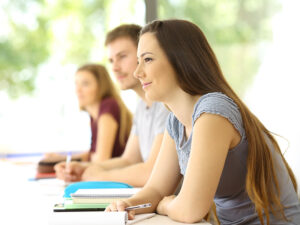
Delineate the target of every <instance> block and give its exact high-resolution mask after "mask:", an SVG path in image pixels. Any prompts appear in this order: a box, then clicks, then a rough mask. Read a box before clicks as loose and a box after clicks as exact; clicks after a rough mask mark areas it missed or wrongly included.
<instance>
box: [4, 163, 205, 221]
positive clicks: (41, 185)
mask: <svg viewBox="0 0 300 225" xmlns="http://www.w3.org/2000/svg"><path fill="white" fill-rule="evenodd" d="M35 171H36V164H35V163H20V162H12V161H4V160H2V159H0V202H1V203H0V215H1V217H0V224H7V225H17V224H30V225H47V224H48V218H49V216H50V215H51V213H53V206H54V204H55V203H59V202H61V200H62V196H63V191H64V188H65V185H64V182H63V181H60V180H56V179H49V180H48V179H46V180H39V181H29V180H28V179H29V178H30V177H34V175H35ZM136 224H137V225H151V224H164V225H173V224H174V225H180V224H183V223H178V222H175V221H172V220H171V219H169V218H168V217H166V216H161V215H155V216H154V217H152V218H150V219H146V220H144V221H140V222H137V223H136ZM198 224H201V225H209V223H205V222H202V223H198ZM185 225H186V224H185Z"/></svg>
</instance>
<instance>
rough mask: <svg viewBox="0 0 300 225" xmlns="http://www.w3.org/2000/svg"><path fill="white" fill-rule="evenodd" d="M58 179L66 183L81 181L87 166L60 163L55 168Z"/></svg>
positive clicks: (75, 163) (77, 163)
mask: <svg viewBox="0 0 300 225" xmlns="http://www.w3.org/2000/svg"><path fill="white" fill-rule="evenodd" d="M54 169H55V173H56V177H57V178H58V179H61V180H64V181H66V182H74V181H80V180H81V176H82V174H83V172H84V171H85V169H86V166H85V165H84V164H83V163H79V162H70V163H69V164H68V165H67V164H66V162H60V163H58V164H56V165H55V166H54Z"/></svg>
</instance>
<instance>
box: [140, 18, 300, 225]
mask: <svg viewBox="0 0 300 225" xmlns="http://www.w3.org/2000/svg"><path fill="white" fill-rule="evenodd" d="M147 32H151V33H153V34H154V35H155V37H156V38H157V40H158V42H159V45H160V47H161V48H162V49H163V51H164V52H165V53H166V55H167V57H168V60H169V62H170V63H171V65H172V66H173V68H174V70H175V71H176V78H177V81H178V84H179V86H180V87H181V88H182V89H183V90H184V91H185V92H187V93H188V94H190V95H204V94H207V93H210V92H222V93H224V94H225V95H227V96H228V97H230V98H231V99H233V100H234V102H235V103H236V104H237V105H238V107H239V110H240V113H241V116H242V119H243V124H244V129H245V132H246V137H247V140H248V158H247V175H246V191H247V193H248V195H249V198H250V199H251V201H252V202H253V203H254V205H255V209H256V212H257V214H258V217H259V220H260V222H261V224H262V225H264V215H265V219H266V223H267V225H270V211H271V212H272V214H274V215H275V216H276V217H278V218H282V219H284V220H287V218H286V217H285V214H284V211H283V210H284V206H283V205H282V204H281V202H280V188H279V184H278V179H277V176H276V169H275V165H274V162H273V159H272V155H271V151H270V147H269V146H268V144H267V141H266V137H267V138H269V140H270V141H271V143H272V144H273V146H274V148H275V150H276V152H278V154H280V156H281V158H282V160H283V162H284V164H285V166H286V169H287V171H288V173H289V176H290V178H291V180H292V183H293V185H294V188H295V191H297V183H296V179H295V176H294V174H293V172H292V170H291V168H290V167H289V165H288V163H287V162H286V160H285V159H284V157H283V155H282V153H281V151H280V148H279V145H278V143H277V142H276V140H275V138H274V137H273V135H272V134H271V132H270V131H268V130H267V129H266V128H265V127H264V125H263V124H262V123H261V122H260V121H259V120H258V119H257V118H256V116H255V115H254V114H253V113H252V112H251V111H250V110H249V109H248V108H247V106H246V105H245V104H244V103H243V102H242V100H241V99H240V98H239V97H238V96H237V94H236V93H235V92H234V91H233V89H232V88H231V87H230V85H229V84H228V83H227V81H226V79H225V77H224V75H223V73H222V71H221V68H220V66H219V63H218V61H217V58H216V56H215V54H214V52H213V51H212V49H211V47H210V45H209V43H208V41H207V40H206V37H205V36H204V34H203V33H202V31H201V30H200V28H199V27H197V26H196V25H195V24H193V23H191V22H188V21H185V20H160V21H159V20H157V21H153V22H152V23H150V24H147V25H146V26H145V27H144V28H143V29H142V31H141V35H143V34H144V33H147Z"/></svg>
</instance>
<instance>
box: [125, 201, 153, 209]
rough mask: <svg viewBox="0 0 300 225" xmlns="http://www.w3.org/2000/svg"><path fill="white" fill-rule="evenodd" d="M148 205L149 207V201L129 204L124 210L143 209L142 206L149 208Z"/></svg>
mask: <svg viewBox="0 0 300 225" xmlns="http://www.w3.org/2000/svg"><path fill="white" fill-rule="evenodd" d="M149 207H151V203H145V204H141V205H134V206H129V207H127V208H125V210H127V211H128V210H134V209H144V208H149Z"/></svg>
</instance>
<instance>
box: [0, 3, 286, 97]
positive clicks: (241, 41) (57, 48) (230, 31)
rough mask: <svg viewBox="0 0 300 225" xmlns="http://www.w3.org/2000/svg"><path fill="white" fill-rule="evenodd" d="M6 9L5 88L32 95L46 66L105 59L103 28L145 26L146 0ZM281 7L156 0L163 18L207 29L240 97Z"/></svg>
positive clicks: (0, 65) (0, 42) (0, 71)
mask: <svg viewBox="0 0 300 225" xmlns="http://www.w3.org/2000/svg"><path fill="white" fill-rule="evenodd" d="M0 7H1V8H0V14H1V17H0V20H1V21H2V22H1V27H2V28H1V30H2V31H1V32H0V91H2V92H5V93H7V94H8V95H9V96H10V98H14V99H15V98H18V97H20V96H22V95H32V94H33V93H34V91H35V89H36V86H37V84H36V82H35V80H36V78H37V77H38V76H42V75H41V72H40V68H41V66H43V65H47V64H49V63H50V62H51V65H54V66H55V65H56V66H57V68H59V67H63V66H66V65H68V64H72V65H74V64H75V65H80V64H84V63H86V62H89V61H93V62H95V61H97V62H103V63H106V60H105V56H104V55H105V54H104V53H103V52H104V46H103V39H104V36H105V32H107V31H108V30H110V29H112V28H113V27H114V26H117V25H118V24H119V23H126V22H131V23H132V22H135V23H138V24H140V25H144V24H145V20H144V17H145V4H144V1H143V0H123V1H120V0H26V1H24V0H9V1H8V0H7V1H5V0H3V1H1V3H0ZM118 7H119V8H121V10H120V9H119V11H118V12H120V11H121V12H122V13H115V11H116V8H118ZM279 9H280V4H279V3H278V2H277V1H276V0H260V1H257V0H243V1H236V0H227V1H221V0H161V1H160V0H158V1H157V16H158V18H159V19H168V18H181V19H187V20H190V21H193V22H194V23H196V24H197V25H198V26H199V27H200V28H201V29H202V30H203V31H204V33H205V34H206V36H207V38H208V40H209V42H210V44H211V45H212V47H213V49H214V50H215V52H216V54H217V57H218V59H219V61H220V64H221V66H222V69H223V72H224V74H225V76H226V77H227V79H228V80H229V82H230V83H231V85H232V86H233V87H234V89H235V90H236V91H237V92H238V93H239V94H240V95H243V94H244V93H245V91H246V89H247V87H248V86H249V85H250V84H251V82H252V80H253V77H254V76H255V74H256V73H257V70H258V68H259V65H260V62H261V57H262V56H263V54H264V46H266V43H268V42H270V41H272V29H271V25H270V21H271V18H272V16H273V15H274V13H276V11H278V10H279ZM133 17H134V18H135V19H132V18H133ZM58 71H59V69H58Z"/></svg>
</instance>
